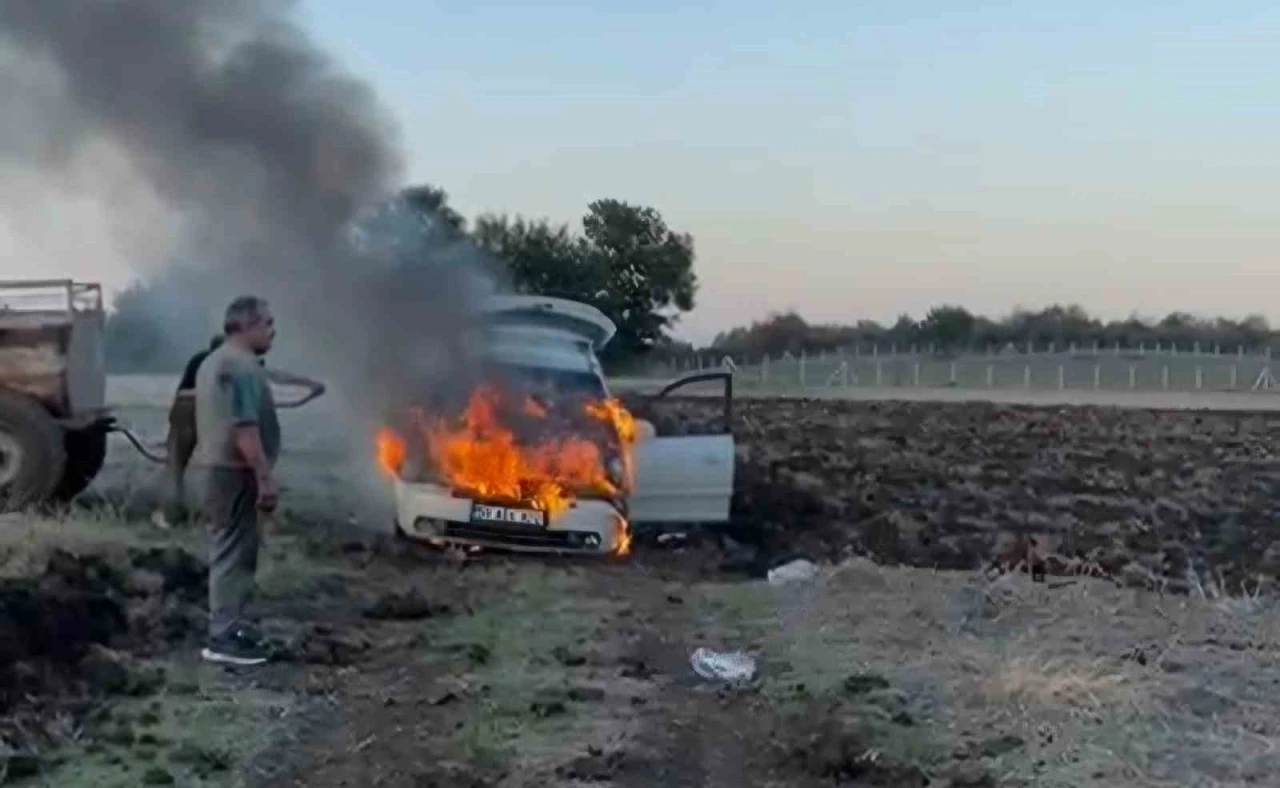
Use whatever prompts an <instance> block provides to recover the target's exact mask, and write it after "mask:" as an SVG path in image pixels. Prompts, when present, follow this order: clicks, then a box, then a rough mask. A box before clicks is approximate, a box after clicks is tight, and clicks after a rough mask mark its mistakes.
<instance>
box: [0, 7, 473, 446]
mask: <svg viewBox="0 0 1280 788" xmlns="http://www.w3.org/2000/svg"><path fill="white" fill-rule="evenodd" d="M0 106H4V107H5V112H4V114H5V121H4V123H2V124H0V175H3V176H4V181H5V185H3V186H0V215H2V217H3V221H2V222H0V236H2V235H3V233H4V232H5V231H7V233H8V234H10V235H11V236H13V237H14V238H15V239H17V241H16V242H18V243H20V244H21V248H22V249H23V250H25V251H26V252H27V253H29V254H39V255H42V256H43V258H47V259H42V260H41V267H42V268H43V269H44V270H46V271H48V272H49V273H50V274H53V273H54V272H58V271H68V270H69V272H71V273H81V272H83V271H84V266H83V263H82V261H78V263H79V264H77V265H68V261H69V258H70V257H72V256H74V255H73V253H72V251H71V249H70V248H69V247H68V244H67V243H66V237H67V236H74V235H76V234H80V235H79V242H78V243H77V244H75V245H74V249H80V250H88V249H92V250H93V254H94V255H96V256H97V260H98V261H99V262H98V264H99V265H101V266H103V268H105V269H106V270H120V269H121V268H128V269H130V270H133V271H139V272H145V273H149V274H151V275H152V276H155V277H157V281H158V282H159V283H160V284H159V286H158V287H157V288H156V291H155V293H156V294H158V295H153V297H152V298H151V302H152V303H153V305H154V310H153V317H155V318H156V319H157V320H159V321H160V322H161V323H162V331H161V339H164V338H165V337H166V336H179V337H181V339H182V341H183V342H189V341H190V340H191V339H192V338H193V334H199V335H200V337H201V338H200V341H199V343H198V344H196V345H195V346H193V347H190V348H188V349H187V350H186V352H194V351H195V350H197V349H198V348H199V347H200V345H201V344H203V342H204V340H205V339H206V338H207V332H206V331H196V332H193V331H191V330H190V328H189V326H190V324H191V323H192V322H193V321H198V322H199V323H200V324H202V325H203V326H205V327H207V329H214V328H216V327H218V322H219V321H220V314H221V310H222V308H223V306H224V305H225V304H226V303H227V301H228V299H230V298H231V297H233V296H235V295H238V294H242V293H246V292H253V293H259V294H261V295H263V296H265V297H267V298H268V299H269V300H270V301H271V303H272V306H273V308H274V310H275V312H276V314H277V316H278V320H279V324H280V330H281V336H280V349H281V350H282V351H284V355H285V356H287V357H288V358H289V359H290V361H292V362H296V363H299V364H302V365H304V366H305V369H302V370H299V371H304V372H308V373H313V374H315V375H317V376H322V377H325V378H328V379H329V380H330V381H332V382H333V383H335V384H336V386H337V388H338V389H339V391H340V394H341V396H342V398H343V400H344V402H345V403H346V404H348V405H350V406H352V407H355V408H356V409H357V410H360V411H363V412H367V413H368V414H369V415H370V417H371V418H376V413H375V411H377V410H379V409H381V408H383V407H386V406H387V405H389V404H394V402H393V401H394V400H395V398H396V397H399V396H401V395H403V394H405V393H406V392H410V391H412V390H413V389H414V388H415V387H420V386H422V385H438V384H440V383H441V382H442V381H447V380H452V379H454V378H455V377H456V375H455V374H454V373H455V372H457V371H458V369H459V368H460V367H462V368H465V366H464V365H463V364H462V361H461V359H462V358H463V357H464V356H465V353H464V351H465V348H467V347H468V338H469V337H470V336H471V329H472V328H473V327H474V325H475V315H476V310H475V309H474V306H475V304H476V302H477V299H478V298H479V297H481V296H483V294H485V293H487V292H489V291H490V290H491V288H492V278H491V276H490V274H489V273H488V272H487V271H486V270H485V266H484V264H483V261H482V260H481V256H480V255H479V253H478V252H476V251H475V250H473V249H472V248H471V247H470V245H468V244H467V243H465V242H463V241H461V240H458V238H457V235H456V234H455V233H450V232H448V231H447V228H442V227H436V226H434V225H433V224H432V222H431V221H430V217H424V216H423V215H421V214H419V213H415V212H414V211H411V210H407V209H406V208H405V206H403V205H396V204H388V203H386V202H385V200H386V199H387V198H388V197H389V196H390V195H392V194H394V193H395V191H396V189H397V188H398V187H399V186H400V185H401V182H400V179H401V172H402V170H401V167H402V155H401V152H400V149H399V145H398V133H397V129H396V126H395V124H394V123H393V122H392V120H391V118H389V117H388V115H387V113H386V112H385V110H384V109H383V108H382V107H381V106H380V105H379V104H378V101H377V99H376V97H375V95H374V93H373V91H372V90H371V89H370V87H369V86H368V85H367V84H365V83H364V82H362V81H360V80H358V79H356V78H354V77H353V76H351V75H350V74H348V73H347V72H345V71H344V70H343V69H342V68H341V67H340V66H339V65H338V64H337V63H335V61H334V60H333V59H332V58H331V57H330V56H329V55H327V54H326V53H325V52H323V51H322V50H321V49H320V48H319V47H318V46H317V45H316V43H315V42H314V41H312V40H311V39H310V38H309V36H308V35H307V34H306V32H305V31H304V30H303V29H302V27H301V26H300V24H299V22H298V13H297V4H296V3H295V2H291V1H289V0H0ZM373 206H381V207H379V208H374V207H373ZM87 217H92V219H93V220H92V221H87V220H86V218H87ZM356 226H359V227H361V228H363V229H362V231H353V227H356ZM85 233H88V234H89V236H88V237H85V236H84V234H85ZM175 271H176V272H178V274H180V275H174V274H173V272H175ZM166 272H168V273H166ZM166 287H168V288H171V290H170V291H169V295H170V296H171V297H166V290H165V288H166ZM193 312H194V313H198V314H193ZM184 320H185V321H186V325H187V326H188V328H187V329H185V330H177V329H178V328H180V327H181V326H180V324H182V323H183V321H184ZM169 327H172V328H173V330H169ZM367 434H371V432H370V433H367Z"/></svg>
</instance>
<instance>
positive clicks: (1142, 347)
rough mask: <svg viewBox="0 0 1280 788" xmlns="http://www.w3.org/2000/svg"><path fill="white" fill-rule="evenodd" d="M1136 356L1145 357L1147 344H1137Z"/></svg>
mask: <svg viewBox="0 0 1280 788" xmlns="http://www.w3.org/2000/svg"><path fill="white" fill-rule="evenodd" d="M1138 355H1139V356H1145V355H1147V343H1146V342H1139V343H1138Z"/></svg>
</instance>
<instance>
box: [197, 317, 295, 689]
mask: <svg viewBox="0 0 1280 788" xmlns="http://www.w3.org/2000/svg"><path fill="white" fill-rule="evenodd" d="M224 329H225V334H226V339H225V341H224V342H223V344H222V347H220V348H218V349H217V350H215V351H214V352H213V353H211V354H210V355H209V357H208V358H206V359H205V360H204V363H202V364H201V365H200V371H199V372H198V373H197V374H196V426H197V430H198V434H199V445H198V448H197V457H198V462H199V463H200V464H201V465H203V466H205V467H206V468H207V469H208V479H207V484H206V489H205V515H206V517H207V518H208V520H209V538H210V545H209V642H208V644H207V646H206V647H205V649H204V652H203V654H202V656H203V658H204V659H206V660H208V661H210V662H220V663H224V664H231V665H258V664H261V663H263V662H266V661H267V653H266V650H265V649H264V648H263V644H262V642H261V637H260V636H259V635H258V634H257V633H256V632H255V631H254V629H253V627H252V626H250V624H249V622H248V620H247V619H246V617H245V613H246V607H247V606H248V604H249V601H250V599H251V598H252V596H253V592H254V586H255V577H254V575H255V574H256V573H257V569H258V543H259V540H260V538H261V532H260V530H259V525H258V514H259V512H263V513H266V512H271V511H274V510H275V508H276V500H277V495H278V488H277V486H276V480H275V475H274V466H275V462H276V458H277V457H278V456H279V454H280V422H279V421H278V420H277V418H276V406H275V401H274V400H273V398H272V396H271V386H270V382H269V380H268V377H267V372H266V370H265V369H264V368H263V366H262V364H261V363H260V359H261V357H262V356H264V355H266V353H267V351H269V350H270V349H271V345H272V343H273V342H274V340H275V335H276V331H275V319H274V318H273V317H272V315H271V310H270V308H269V306H268V304H267V302H266V301H265V300H263V299H261V298H258V297H256V296H242V297H240V298H237V299H235V300H234V301H232V302H231V305H230V306H228V307H227V313H226V319H225V322H224Z"/></svg>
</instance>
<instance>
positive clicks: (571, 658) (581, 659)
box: [551, 646, 587, 668]
mask: <svg viewBox="0 0 1280 788" xmlns="http://www.w3.org/2000/svg"><path fill="white" fill-rule="evenodd" d="M551 656H552V658H553V659H555V661H556V662H558V663H559V664H561V665H563V666H564V667H566V668H580V667H582V666H583V665H585V664H587V658H586V656H585V655H583V654H579V653H578V652H576V651H571V650H570V649H568V648H566V647H564V646H556V647H555V648H553V649H552V650H551Z"/></svg>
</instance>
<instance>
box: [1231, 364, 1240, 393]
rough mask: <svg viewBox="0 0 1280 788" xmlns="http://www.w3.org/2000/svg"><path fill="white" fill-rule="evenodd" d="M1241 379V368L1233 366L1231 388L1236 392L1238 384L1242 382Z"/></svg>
mask: <svg viewBox="0 0 1280 788" xmlns="http://www.w3.org/2000/svg"><path fill="white" fill-rule="evenodd" d="M1239 378H1240V367H1239V366H1238V365H1236V364H1232V365H1231V384H1230V386H1229V388H1231V389H1232V390H1235V387H1236V384H1238V383H1239V382H1240V381H1239Z"/></svg>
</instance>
